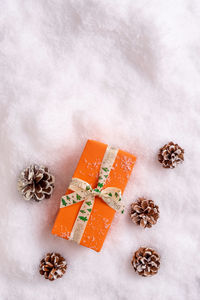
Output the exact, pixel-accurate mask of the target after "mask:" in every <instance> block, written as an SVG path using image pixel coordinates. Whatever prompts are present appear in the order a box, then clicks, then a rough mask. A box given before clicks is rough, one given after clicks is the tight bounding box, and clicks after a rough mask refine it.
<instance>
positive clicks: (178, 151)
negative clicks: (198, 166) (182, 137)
mask: <svg viewBox="0 0 200 300" xmlns="http://www.w3.org/2000/svg"><path fill="white" fill-rule="evenodd" d="M158 160H159V162H160V163H162V165H163V167H164V168H170V169H173V168H175V167H176V166H177V165H178V164H180V163H182V162H183V161H184V150H183V149H182V148H181V147H180V146H179V145H178V144H174V143H173V142H169V143H168V144H166V145H164V146H163V147H162V148H161V149H160V150H159V154H158Z"/></svg>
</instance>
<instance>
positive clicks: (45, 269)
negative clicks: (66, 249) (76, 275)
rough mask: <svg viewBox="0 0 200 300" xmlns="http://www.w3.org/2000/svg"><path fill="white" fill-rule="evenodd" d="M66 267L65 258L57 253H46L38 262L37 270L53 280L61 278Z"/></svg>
mask: <svg viewBox="0 0 200 300" xmlns="http://www.w3.org/2000/svg"><path fill="white" fill-rule="evenodd" d="M66 269H67V263H66V261H65V259H64V258H63V257H62V256H61V255H60V254H59V253H53V252H52V253H47V254H46V255H45V257H44V258H43V259H42V260H41V262H40V267H39V272H40V274H41V275H43V276H44V277H45V279H49V280H50V281H53V280H55V279H57V278H61V277H62V276H63V275H64V274H65V272H66Z"/></svg>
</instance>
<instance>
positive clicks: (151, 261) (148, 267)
mask: <svg viewBox="0 0 200 300" xmlns="http://www.w3.org/2000/svg"><path fill="white" fill-rule="evenodd" d="M132 265H133V268H134V270H135V272H136V273H138V274H139V275H141V276H144V277H147V276H152V275H155V274H156V273H157V272H158V269H159V267H160V256H159V255H158V253H157V252H156V251H155V250H153V249H152V248H139V249H138V250H137V251H136V252H135V253H134V255H133V259H132Z"/></svg>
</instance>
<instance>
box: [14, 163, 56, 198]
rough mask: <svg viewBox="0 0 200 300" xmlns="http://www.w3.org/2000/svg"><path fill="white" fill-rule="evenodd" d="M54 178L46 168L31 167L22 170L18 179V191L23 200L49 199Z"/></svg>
mask: <svg viewBox="0 0 200 300" xmlns="http://www.w3.org/2000/svg"><path fill="white" fill-rule="evenodd" d="M54 182H55V179H54V176H53V175H51V174H50V173H49V170H48V168H47V167H44V166H38V165H31V166H30V167H28V168H26V169H25V170H23V171H22V172H21V174H20V177H19V179H18V190H19V191H20V192H21V194H22V196H23V197H24V199H25V200H35V201H41V200H43V199H49V198H50V197H51V194H52V192H53V189H54Z"/></svg>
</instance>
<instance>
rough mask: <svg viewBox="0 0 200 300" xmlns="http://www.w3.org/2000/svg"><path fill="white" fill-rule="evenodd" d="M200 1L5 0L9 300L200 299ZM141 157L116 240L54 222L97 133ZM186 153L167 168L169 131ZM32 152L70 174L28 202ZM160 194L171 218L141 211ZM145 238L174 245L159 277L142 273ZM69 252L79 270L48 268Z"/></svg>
mask: <svg viewBox="0 0 200 300" xmlns="http://www.w3.org/2000/svg"><path fill="white" fill-rule="evenodd" d="M199 51H200V2H199V1H197V0H177V1H173V0H168V1H164V0H163V1H162V0H160V1H158V0H152V1H145V0H135V1H131V0H129V1H128V0H123V1H120V0H115V1H114V0H112V1H111V0H101V1H92V0H90V1H88V0H86V1H81V0H76V1H65V0H46V1H43V0H32V1H31V0H27V1H20V0H7V1H0V70H1V72H0V105H1V109H0V126H1V130H0V140H1V147H0V155H1V166H0V176H1V218H0V226H1V227H0V228H1V231H0V232H1V240H0V253H1V255H0V266H1V273H0V291H1V293H0V299H1V300H7V299H8V300H13V299H20V300H27V299H29V300H32V299H41V300H46V299H48V300H54V299H59V300H64V299H73V300H80V299H81V300H90V299H92V300H101V299H104V300H118V299H119V300H129V299H137V300H153V299H154V300H160V299H162V300H174V299H175V300H188V299H189V300H198V299H199V294H200V268H199V263H200V256H199V247H200V234H199V226H200V218H199V214H200V201H199V194H200V187H199V177H200V168H199V166H200V158H199V153H200V143H199V138H200V130H199V128H200V118H199V114H200V100H199V99H200V84H199V82H200V56H199ZM88 138H90V139H94V140H99V141H102V142H105V143H108V144H110V145H113V146H115V147H119V148H121V149H123V150H126V151H129V152H131V153H133V154H134V155H136V156H137V157H138V160H137V163H136V165H135V168H134V171H133V175H132V176H131V178H130V180H129V184H128V186H127V189H126V191H125V194H124V200H125V202H126V204H127V212H126V213H125V214H124V215H122V216H121V215H120V216H116V218H115V220H114V222H113V224H112V228H111V230H110V231H109V234H108V236H107V239H106V241H105V244H104V247H103V249H102V252H100V253H96V252H94V251H92V250H90V249H87V248H84V247H81V246H79V245H76V244H74V243H72V242H68V241H66V240H64V239H61V238H58V237H55V236H53V235H52V234H51V228H52V226H53V222H54V220H55V216H56V214H57V211H58V209H59V201H60V196H61V195H63V193H64V192H65V190H66V188H67V185H68V184H69V181H70V178H71V176H72V174H73V171H74V169H75V167H76V164H77V162H78V159H79V157H80V154H81V152H82V150H83V147H84V145H85V142H86V140H87V139H88ZM171 140H172V141H174V142H176V143H178V144H180V146H181V147H183V148H184V149H185V162H184V164H183V165H180V166H178V167H177V168H176V169H173V170H168V169H163V168H162V167H161V165H160V164H159V163H158V161H157V152H158V149H159V148H160V147H161V146H163V145H164V144H165V143H167V142H169V141H171ZM31 163H41V164H46V165H47V166H48V167H49V168H50V170H51V171H52V173H53V174H55V177H56V187H55V191H54V194H53V196H52V198H51V199H50V200H48V201H43V202H42V203H34V202H26V201H24V200H23V199H22V198H21V197H20V195H19V194H18V192H17V188H16V187H17V177H18V174H19V173H20V171H21V170H22V169H23V168H24V167H26V166H28V165H30V164H31ZM139 196H146V197H148V198H149V199H153V200H154V201H155V202H156V203H157V204H158V205H159V207H160V219H159V221H158V223H157V224H156V225H155V226H154V227H153V228H151V229H149V230H148V229H147V230H144V229H142V228H138V227H137V226H136V225H134V224H132V222H131V220H130V217H129V209H130V204H131V203H132V202H133V201H135V199H136V198H137V197H139ZM140 246H150V247H153V248H154V249H156V250H157V251H158V252H159V254H160V255H161V268H160V270H159V273H158V274H157V275H156V276H154V277H152V278H140V277H139V276H138V275H137V274H135V273H134V270H133V268H132V266H131V258H132V255H133V253H134V251H136V250H137V249H138V248H139V247H140ZM51 251H52V252H53V251H57V252H60V253H61V254H62V255H63V256H64V257H65V258H66V260H67V263H68V269H67V273H66V274H65V276H64V277H63V278H62V279H58V280H57V281H54V282H49V281H47V280H45V279H43V278H42V277H41V276H40V274H39V272H38V265H39V261H40V259H41V258H42V257H43V255H44V254H45V253H46V252H51Z"/></svg>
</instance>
